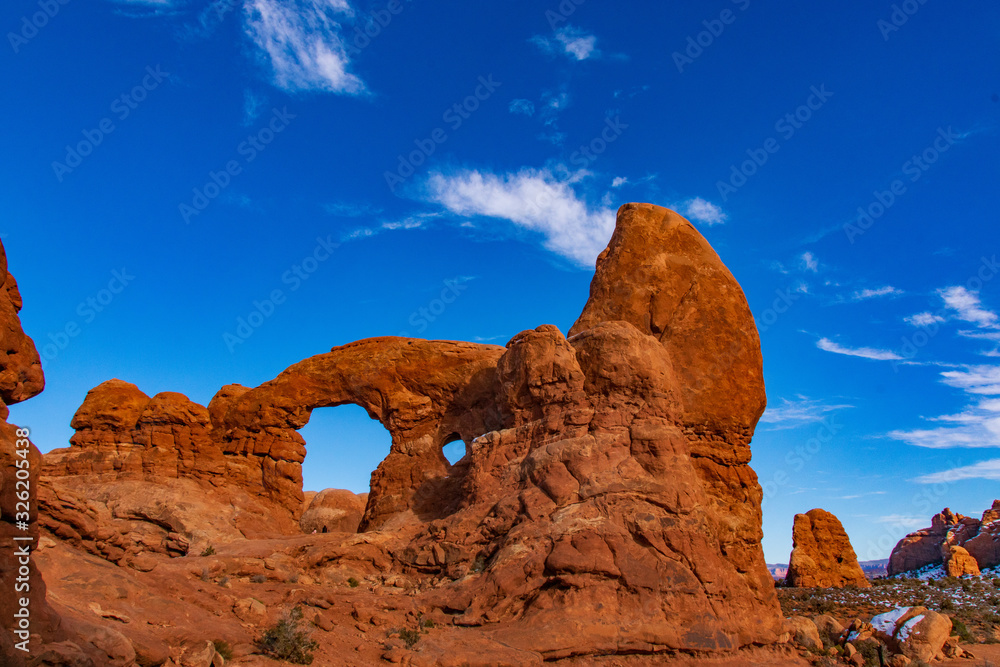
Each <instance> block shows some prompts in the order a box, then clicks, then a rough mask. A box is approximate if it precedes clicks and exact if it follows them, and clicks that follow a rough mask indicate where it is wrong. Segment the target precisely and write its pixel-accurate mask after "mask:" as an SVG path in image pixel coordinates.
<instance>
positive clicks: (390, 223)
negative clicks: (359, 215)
mask: <svg viewBox="0 0 1000 667" xmlns="http://www.w3.org/2000/svg"><path fill="white" fill-rule="evenodd" d="M439 217H441V214H440V213H417V214H415V215H411V216H409V217H406V218H402V219H401V220H387V221H382V222H380V223H379V224H378V225H377V226H375V227H360V228H358V229H355V230H352V231H350V232H347V233H346V234H344V235H343V236H342V237H341V241H354V240H357V239H366V238H370V237H372V236H375V235H376V234H381V233H382V232H394V231H401V230H402V231H408V230H413V229H425V228H426V227H427V223H428V222H430V221H431V220H433V219H434V218H439Z"/></svg>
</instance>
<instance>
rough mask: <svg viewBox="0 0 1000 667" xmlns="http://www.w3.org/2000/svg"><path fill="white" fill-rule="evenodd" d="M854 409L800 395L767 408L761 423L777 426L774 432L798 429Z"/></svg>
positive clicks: (850, 406)
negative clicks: (833, 414) (839, 412)
mask: <svg viewBox="0 0 1000 667" xmlns="http://www.w3.org/2000/svg"><path fill="white" fill-rule="evenodd" d="M853 407H854V406H853V405H848V404H846V403H841V404H830V403H824V402H823V401H818V400H814V399H810V398H807V397H805V396H801V395H800V396H796V397H795V399H793V400H789V399H787V398H782V399H781V403H780V404H778V405H773V406H772V405H769V406H767V410H765V411H764V415H763V416H762V417H761V418H760V421H761V423H763V424H776V425H777V426H776V427H775V428H774V429H772V430H781V429H788V428H796V427H798V426H802V425H805V424H815V423H818V422H822V421H823V420H824V419H826V417H827V415H829V413H831V412H835V411H837V410H844V409H847V408H853Z"/></svg>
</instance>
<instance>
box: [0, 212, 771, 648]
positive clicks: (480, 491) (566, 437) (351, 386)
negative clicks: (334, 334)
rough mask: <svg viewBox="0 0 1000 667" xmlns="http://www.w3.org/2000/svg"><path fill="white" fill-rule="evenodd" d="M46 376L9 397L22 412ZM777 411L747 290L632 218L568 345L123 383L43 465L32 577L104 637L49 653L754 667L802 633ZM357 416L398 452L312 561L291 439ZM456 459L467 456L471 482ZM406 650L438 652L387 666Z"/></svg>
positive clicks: (540, 336)
mask: <svg viewBox="0 0 1000 667" xmlns="http://www.w3.org/2000/svg"><path fill="white" fill-rule="evenodd" d="M14 321H15V322H16V316H15V317H14ZM18 330H19V328H18ZM21 335H22V336H23V334H21ZM29 343H30V341H29ZM8 349H11V348H10V346H8ZM14 349H18V348H17V346H16V345H15V346H14ZM32 349H33V348H32ZM28 356H30V355H28ZM23 357H25V355H23V354H22V357H19V359H21V358H23ZM35 359H37V356H36V357H35ZM29 361H30V360H29ZM32 368H33V366H32V365H31V364H30V363H28V364H27V365H26V366H24V367H23V368H22V369H21V370H20V371H19V373H20V374H19V375H17V377H18V378H22V380H21V382H20V384H18V382H16V381H14V380H11V381H9V383H10V386H12V387H14V388H17V387H21V390H20V393H19V394H17V396H20V397H21V399H20V400H23V398H25V397H27V395H28V394H30V393H31V392H30V391H28V390H25V389H24V388H23V387H25V386H26V384H27V383H28V382H29V380H30V378H31V377H34V376H32V375H31V372H32V371H31V369H32ZM4 377H6V376H4ZM37 377H38V379H39V380H40V373H39V374H38V375H37ZM40 388H41V387H40V385H38V386H37V388H36V389H37V390H40ZM12 398H14V396H12ZM5 400H6V397H5ZM765 400H766V399H765V394H764V382H763V373H762V364H761V356H760V343H759V339H758V336H757V330H756V327H755V325H754V322H753V318H752V316H751V313H750V310H749V308H748V306H747V303H746V299H745V297H744V295H743V292H742V290H741V289H740V287H739V285H738V283H737V282H736V280H735V279H734V278H733V276H732V274H731V273H730V272H729V271H728V269H726V267H725V266H724V265H723V263H722V262H721V260H720V259H719V257H718V255H717V254H716V253H715V252H714V251H713V250H712V248H711V247H710V245H709V244H708V242H707V241H706V240H705V239H704V238H703V237H702V236H701V235H700V234H699V233H698V231H697V230H696V229H695V228H694V227H693V226H692V225H691V224H690V223H689V222H688V221H686V220H685V219H683V218H682V217H681V216H679V215H678V214H676V213H674V212H672V211H669V210H667V209H664V208H660V207H656V206H652V205H648V204H627V205H625V206H623V207H622V208H621V209H620V211H619V214H618V221H617V226H616V229H615V232H614V235H613V237H612V239H611V241H610V244H609V245H608V248H607V249H606V250H605V251H604V252H603V253H601V255H600V257H599V258H598V260H597V266H596V272H595V276H594V279H593V282H592V284H591V292H590V298H589V300H588V301H587V303H586V305H585V307H584V309H583V312H582V314H581V316H580V318H579V319H578V320H577V322H576V324H574V325H573V327H572V328H571V329H570V330H569V332H568V336H567V335H563V333H562V332H561V331H560V330H559V329H558V328H557V327H555V326H552V325H542V326H539V327H537V328H536V329H533V330H529V331H524V332H522V333H519V334H517V335H516V336H514V338H512V339H511V340H510V342H508V343H507V345H506V346H504V347H500V346H492V345H480V344H474V343H462V342H452V341H426V340H418V339H409V338H398V337H384V338H373V339H368V340H363V341H358V342H355V343H349V344H347V345H343V346H338V347H334V348H333V349H332V350H331V351H330V352H327V353H325V354H320V355H317V356H315V357H311V358H309V359H306V360H304V361H301V362H299V363H296V364H294V365H292V366H290V367H289V368H288V369H287V370H285V371H284V372H282V373H281V374H279V375H278V376H277V377H276V378H275V379H273V380H271V381H268V382H265V383H264V384H262V385H260V386H258V387H255V388H247V387H242V386H240V385H229V386H227V387H224V388H222V389H221V390H220V391H219V392H218V393H217V394H216V396H215V397H214V398H213V399H212V400H211V401H210V402H209V404H208V405H207V406H200V405H198V404H196V403H194V402H192V401H190V400H189V399H188V398H187V397H185V396H183V395H181V394H175V393H162V394H157V395H156V396H153V397H152V398H150V397H148V396H147V395H146V394H144V393H143V392H142V391H141V390H140V389H139V388H138V387H135V386H134V385H131V384H129V383H127V382H123V381H119V380H112V381H109V382H106V383H104V384H102V385H100V386H98V387H96V388H95V389H94V390H93V391H92V392H90V394H88V396H87V397H86V399H85V400H84V403H83V405H82V406H81V408H80V410H79V411H78V412H77V414H76V415H75V416H74V418H73V423H72V425H73V427H74V428H75V429H76V433H75V434H74V436H73V438H72V439H71V442H70V446H69V447H68V448H64V449H62V450H57V451H54V452H51V453H50V454H47V455H46V456H45V465H44V475H43V476H42V478H41V491H40V501H41V503H42V505H43V514H44V516H43V519H42V521H41V524H42V526H43V529H44V530H43V534H42V535H41V536H40V539H41V547H42V548H41V552H40V554H39V556H38V558H39V562H40V563H41V565H42V568H41V569H42V571H43V572H44V574H45V576H46V578H47V579H48V580H49V581H50V582H53V583H52V586H53V588H52V591H53V598H57V599H58V601H59V603H58V605H57V609H56V611H57V612H58V613H59V614H60V615H61V616H62V618H63V619H75V620H74V623H75V624H76V625H75V626H74V627H83V626H84V624H90V625H89V626H87V627H90V626H93V627H99V628H103V629H106V630H107V632H106V633H103V634H101V633H96V634H95V633H94V632H90V633H89V634H87V633H78V634H77V635H76V636H75V639H72V638H71V640H65V637H63V638H59V637H56V636H55V635H52V636H51V637H43V639H45V640H48V643H47V644H46V647H47V648H46V650H49V651H50V653H51V654H52V655H53V656H56V657H54V658H52V660H51V661H50V663H49V664H70V663H69V662H65V663H60V662H58V660H59V659H62V658H59V656H63V655H71V654H72V655H76V654H77V653H76V652H79V653H80V654H84V655H86V656H87V659H90V660H92V661H93V662H94V664H114V665H123V666H126V665H131V664H133V662H137V663H138V664H143V665H146V664H157V665H158V664H164V663H165V662H166V660H168V659H169V660H171V661H172V662H174V663H175V664H179V665H186V664H188V663H189V662H191V661H192V660H195V661H197V660H200V659H201V658H200V657H198V656H201V655H202V653H205V654H206V655H208V658H209V660H211V659H212V656H211V651H207V650H204V647H205V646H206V642H211V641H213V640H216V639H223V640H225V641H227V642H229V643H230V644H232V645H233V646H235V647H236V659H237V660H241V659H244V658H246V659H247V660H249V658H247V657H246V656H247V654H248V653H249V652H250V651H251V645H252V641H253V639H254V638H255V637H256V636H259V634H260V632H261V630H262V628H263V627H265V626H266V625H269V624H271V623H273V622H274V621H275V620H276V619H277V617H278V615H279V614H280V613H281V612H282V611H283V610H287V609H288V608H290V607H292V606H294V605H300V606H302V607H304V608H305V609H306V612H307V613H306V618H307V619H309V620H310V622H311V623H312V624H313V625H314V626H315V627H316V628H317V630H316V631H317V632H322V633H324V635H323V637H324V641H323V642H321V643H320V649H319V651H320V652H321V654H320V655H318V657H317V660H320V657H323V659H325V660H327V661H328V662H327V663H323V662H322V661H320V664H334V663H333V662H329V660H334V661H336V663H337V664H359V665H361V664H370V663H371V662H372V661H374V660H377V659H379V658H382V657H384V658H385V659H390V660H394V661H398V660H407V661H409V662H410V663H411V664H414V665H420V664H426V665H431V664H456V665H457V664H483V665H485V664H491V665H493V664H516V665H520V664H536V663H540V662H541V661H543V660H559V659H563V658H570V657H573V656H598V655H608V654H622V653H634V654H665V655H677V654H679V653H683V654H685V655H688V656H695V657H697V656H709V657H711V656H730V658H726V659H727V660H729V661H730V664H740V659H739V658H738V655H739V653H738V652H739V651H740V650H750V649H751V647H760V646H772V645H774V643H775V642H776V641H777V640H778V639H779V637H780V635H781V632H782V618H781V613H780V609H779V606H778V603H777V598H776V596H775V593H774V588H773V582H772V580H771V577H770V574H769V572H768V570H767V567H766V565H765V563H764V558H763V553H762V550H761V546H760V540H761V499H762V492H761V487H760V485H759V484H758V482H757V477H756V475H755V474H754V472H753V470H752V469H751V468H750V466H749V462H750V440H751V438H752V436H753V432H754V428H755V426H756V424H757V421H758V419H759V418H760V416H761V414H762V413H763V410H764V407H765ZM345 403H352V404H355V405H360V406H361V407H363V408H364V409H365V410H366V411H367V412H368V414H369V415H370V416H371V417H372V418H374V419H377V420H378V421H380V422H381V423H382V424H383V425H384V426H385V427H386V429H387V430H388V431H389V433H390V435H391V437H392V445H391V450H390V453H389V455H388V456H387V457H386V459H385V460H384V461H383V462H382V463H381V464H380V465H379V466H378V468H377V470H376V471H375V472H374V473H373V475H372V481H371V492H370V494H369V496H368V497H367V501H366V504H365V507H364V512H363V515H362V516H361V517H360V518H359V523H358V526H357V531H358V532H339V531H330V530H328V532H326V533H322V532H319V531H317V533H315V534H313V533H312V532H311V530H310V531H307V532H305V534H304V533H303V530H302V528H303V527H305V526H304V525H300V521H305V520H307V519H308V518H309V517H308V516H307V515H308V514H309V512H310V508H311V507H312V505H315V504H316V503H317V500H319V499H320V497H319V496H316V497H315V498H313V499H312V501H311V504H310V506H309V507H306V506H305V503H304V501H305V498H304V495H303V491H302V462H303V460H304V458H305V454H306V443H305V441H304V440H303V438H302V437H301V435H299V433H298V429H301V428H302V427H303V426H304V425H305V424H306V423H308V421H309V418H310V414H311V412H312V410H315V409H317V408H322V407H329V406H337V405H342V404H345ZM456 439H461V440H462V441H464V443H465V445H466V452H467V453H466V455H465V457H464V458H463V459H462V460H460V461H458V462H457V463H456V464H454V465H451V464H449V463H448V461H447V459H446V458H445V457H444V455H443V453H442V447H443V446H444V445H445V444H447V443H450V442H452V441H454V440H456ZM3 474H4V475H5V478H4V479H5V485H6V483H7V482H6V479H7V478H6V475H7V474H8V473H7V469H6V468H5V469H4V473H3ZM4 488H6V486H5V487H4ZM331 495H332V494H331ZM331 502H332V500H331ZM321 504H322V503H321ZM319 508H320V505H317V510H318V509H319ZM304 512H305V513H304ZM5 516H6V514H5ZM7 590H8V589H6V588H5V589H4V591H3V592H2V593H0V596H6V595H8V592H7ZM0 599H4V600H5V604H9V600H7V598H2V597H0ZM41 603H42V601H41V600H40V604H41ZM178 619H184V620H183V622H179V621H178ZM428 620H432V621H433V623H432V624H428V623H426V621H428ZM432 625H433V629H432V630H428V628H430V627H431V626H432ZM405 627H410V628H417V629H418V631H421V632H422V634H420V635H419V642H417V643H414V644H410V645H402V644H401V643H400V642H399V641H398V639H393V633H394V632H395V636H396V637H399V636H400V634H399V631H400V628H405ZM393 628H395V630H393ZM334 630H336V631H334ZM102 632H103V631H102ZM108 633H113V634H108ZM98 635H100V636H98ZM109 637H110V638H109ZM98 640H99V641H98ZM129 650H131V651H132V653H133V654H134V657H131V658H130V657H129ZM753 650H757V649H753ZM734 656H737V657H734ZM196 658H197V660H196ZM66 660H67V661H68V658H66ZM130 661H131V662H130ZM754 662H758V663H761V664H763V662H766V660H765V659H764V658H762V657H761V656H758V657H756V658H754ZM80 664H83V663H82V662H81V663H80ZM247 664H250V663H249V662H248V663H247Z"/></svg>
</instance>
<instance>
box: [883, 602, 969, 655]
mask: <svg viewBox="0 0 1000 667" xmlns="http://www.w3.org/2000/svg"><path fill="white" fill-rule="evenodd" d="M872 627H873V628H874V631H875V636H876V637H878V638H879V639H880V640H882V641H883V642H885V644H886V645H887V646H888V647H889V648H890V649H891V650H892V651H893V652H894V653H902V654H903V655H905V656H906V657H908V658H910V659H912V660H924V661H931V660H935V659H937V658H938V657H941V656H942V655H943V653H942V649H943V647H944V645H945V642H946V641H947V640H948V637H949V636H950V635H951V627H952V624H951V619H950V618H948V617H947V616H945V615H943V614H939V613H937V612H934V611H930V610H928V609H927V608H926V607H898V608H896V609H895V610H893V611H889V612H886V613H884V614H879V615H878V616H875V617H874V618H872Z"/></svg>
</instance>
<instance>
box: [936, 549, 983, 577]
mask: <svg viewBox="0 0 1000 667" xmlns="http://www.w3.org/2000/svg"><path fill="white" fill-rule="evenodd" d="M944 549H945V555H944V571H945V573H946V574H947V575H948V576H949V577H964V576H967V575H968V576H973V577H978V576H979V563H977V562H976V559H975V558H973V557H972V556H971V555H969V552H968V551H966V550H965V549H964V548H963V547H958V546H955V545H946V546H945V547H944Z"/></svg>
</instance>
